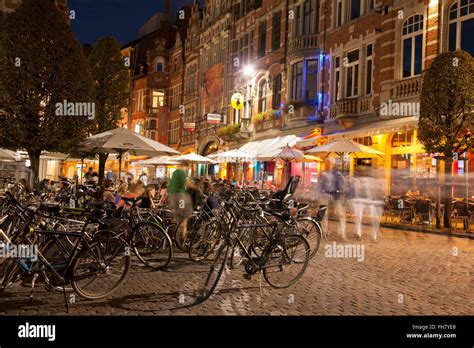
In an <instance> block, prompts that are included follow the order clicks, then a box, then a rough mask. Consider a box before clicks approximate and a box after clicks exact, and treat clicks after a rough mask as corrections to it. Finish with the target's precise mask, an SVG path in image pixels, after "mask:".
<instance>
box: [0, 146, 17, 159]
mask: <svg viewBox="0 0 474 348" xmlns="http://www.w3.org/2000/svg"><path fill="white" fill-rule="evenodd" d="M1 160H7V161H15V160H16V152H15V151H11V150H7V149H0V161H1Z"/></svg>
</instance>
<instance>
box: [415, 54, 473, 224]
mask: <svg viewBox="0 0 474 348" xmlns="http://www.w3.org/2000/svg"><path fill="white" fill-rule="evenodd" d="M473 106H474V60H473V58H472V56H471V55H470V54H469V53H467V52H464V51H456V52H447V53H442V54H440V55H439V56H438V57H436V58H435V60H434V61H433V63H432V65H431V66H430V68H429V69H428V70H427V71H426V72H425V73H424V74H423V84H422V91H421V105H420V122H419V130H418V138H419V139H420V141H421V143H422V144H423V146H424V147H425V149H426V150H427V151H428V152H430V153H437V154H439V155H440V157H439V158H440V159H443V160H444V173H445V175H444V190H443V194H442V196H443V197H442V198H443V200H444V206H445V209H444V226H445V227H448V228H450V227H451V201H452V190H451V173H452V172H451V171H452V163H453V160H456V159H457V156H458V155H460V154H462V153H463V152H465V151H466V150H469V149H472V146H473V145H474V137H473V136H472V131H473V123H474V114H473V112H474V109H473ZM440 198H441V197H440Z"/></svg>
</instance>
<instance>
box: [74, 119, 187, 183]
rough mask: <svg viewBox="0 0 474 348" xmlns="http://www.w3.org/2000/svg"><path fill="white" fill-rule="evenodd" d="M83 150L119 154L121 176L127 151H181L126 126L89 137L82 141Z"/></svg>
mask: <svg viewBox="0 0 474 348" xmlns="http://www.w3.org/2000/svg"><path fill="white" fill-rule="evenodd" d="M82 150H84V151H89V152H94V153H110V152H116V153H118V154H119V178H120V172H121V171H122V155H123V153H125V152H128V153H130V154H131V155H134V156H142V155H143V156H156V155H174V154H179V151H176V150H175V149H172V148H171V147H168V146H166V145H163V144H161V143H159V142H157V141H155V140H152V139H149V138H147V137H144V136H142V135H140V134H137V133H135V132H131V131H129V130H128V129H126V128H123V127H122V128H115V129H112V130H109V131H105V132H103V133H99V134H96V135H93V136H91V137H89V138H87V139H86V140H85V141H84V142H83V143H82Z"/></svg>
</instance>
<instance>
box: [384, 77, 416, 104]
mask: <svg viewBox="0 0 474 348" xmlns="http://www.w3.org/2000/svg"><path fill="white" fill-rule="evenodd" d="M420 93H421V76H417V77H413V78H410V79H404V80H400V81H397V82H395V84H394V86H393V87H392V91H391V97H392V99H393V100H398V99H411V98H418V97H419V96H420Z"/></svg>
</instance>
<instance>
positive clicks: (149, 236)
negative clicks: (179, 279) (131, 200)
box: [132, 221, 172, 270]
mask: <svg viewBox="0 0 474 348" xmlns="http://www.w3.org/2000/svg"><path fill="white" fill-rule="evenodd" d="M132 242H133V244H132V245H133V250H134V251H135V254H136V255H137V257H138V259H139V260H140V261H141V262H142V263H143V264H144V265H145V266H147V267H150V268H152V269H153V270H158V269H163V268H165V267H166V266H168V264H169V263H170V261H171V256H172V250H171V239H170V237H169V236H168V234H167V233H166V232H165V230H164V229H163V228H162V227H161V226H160V225H158V224H156V223H153V222H151V221H143V222H141V223H139V224H138V225H137V226H136V227H135V228H134V229H133V240H132Z"/></svg>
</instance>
